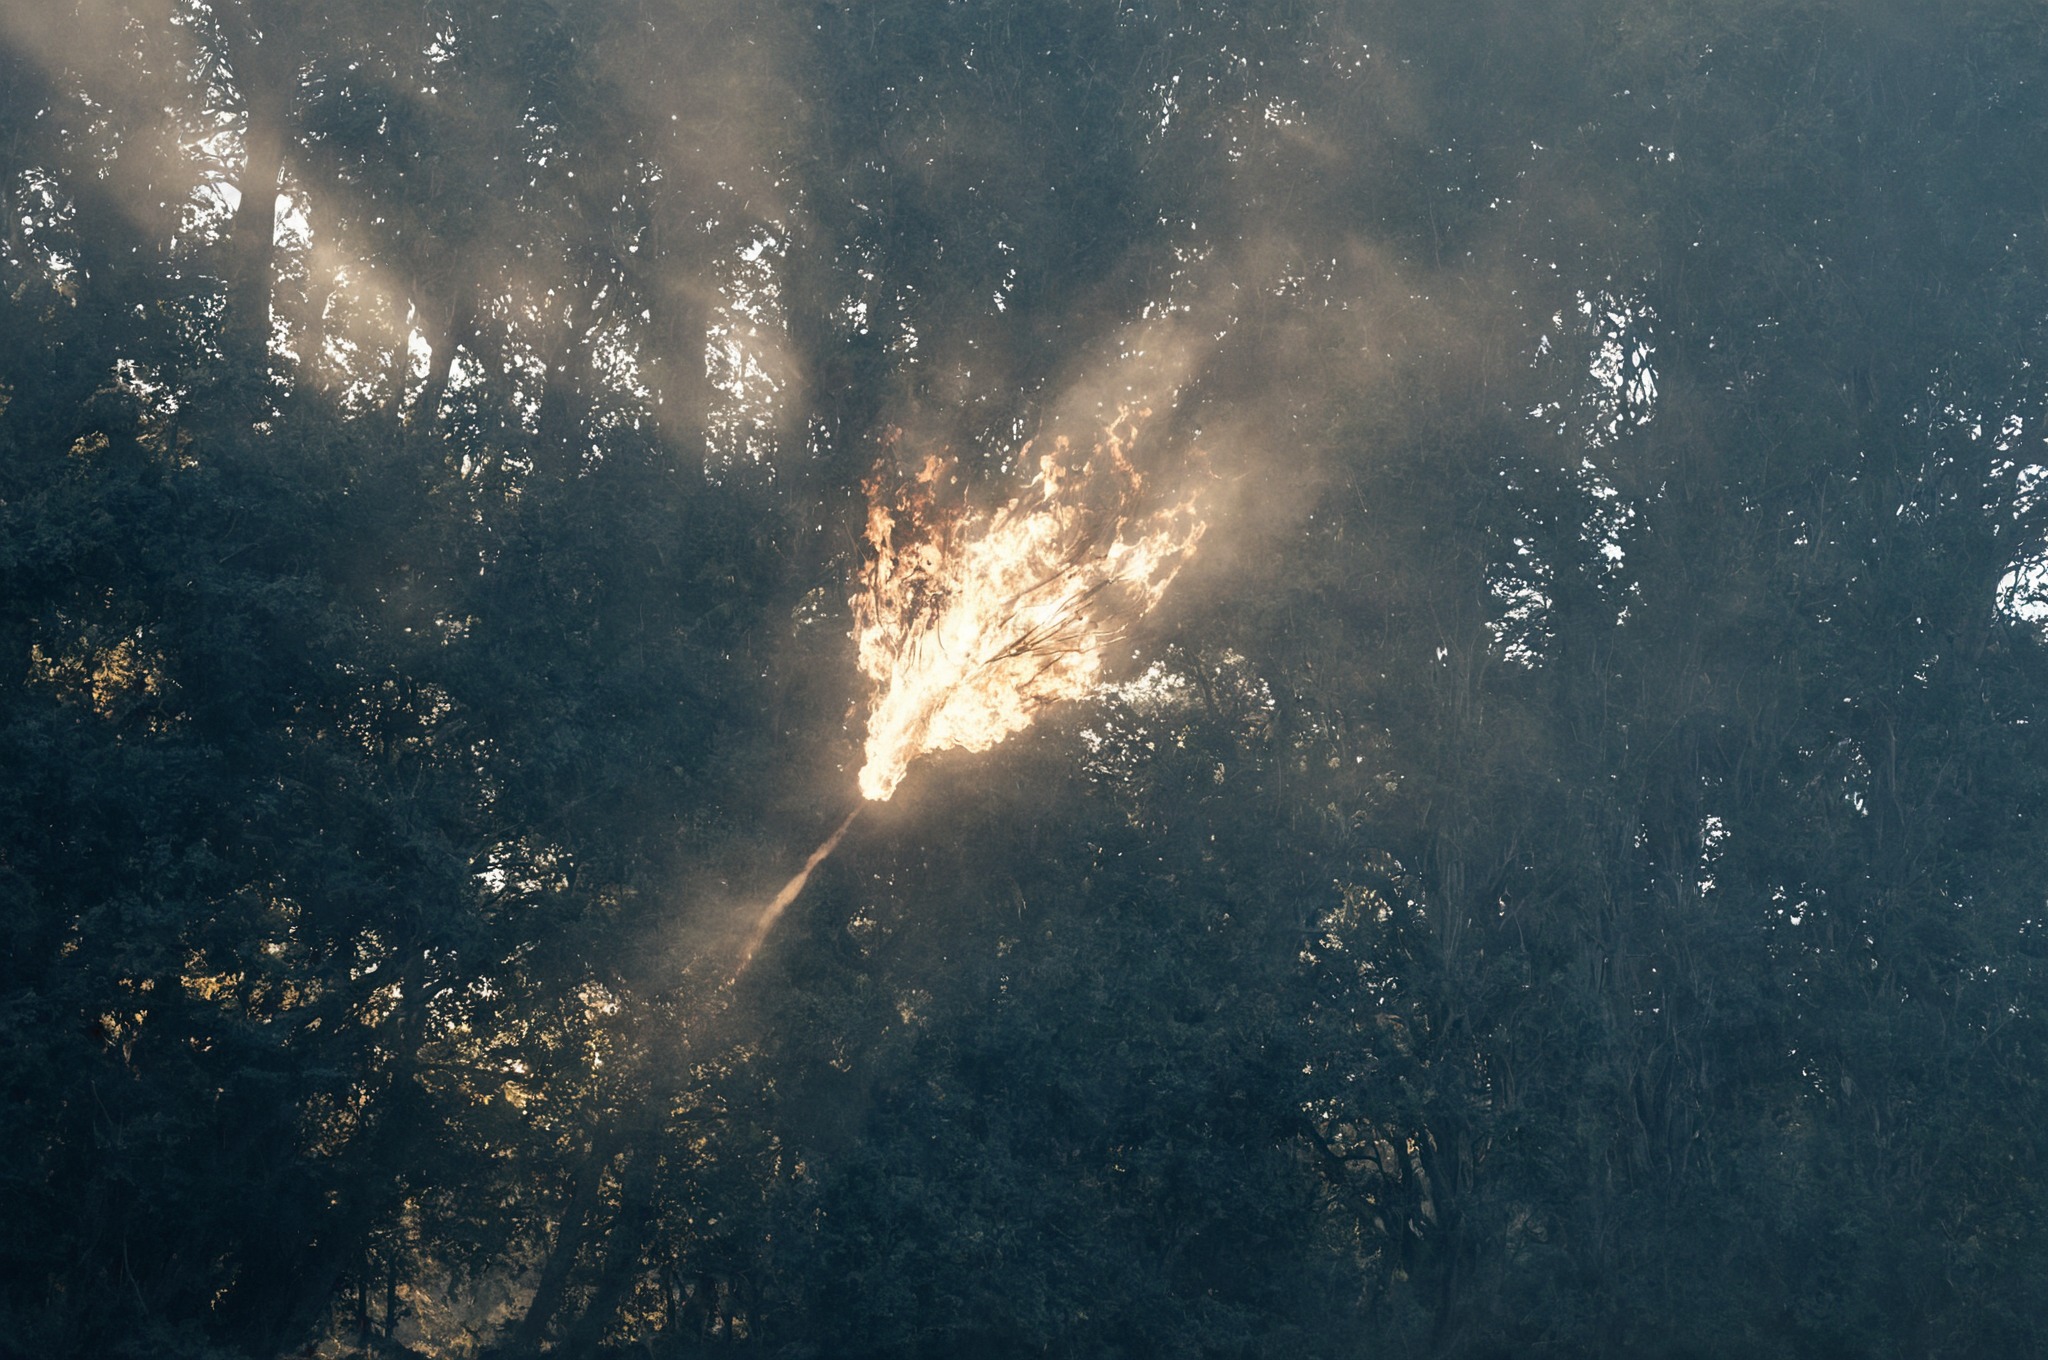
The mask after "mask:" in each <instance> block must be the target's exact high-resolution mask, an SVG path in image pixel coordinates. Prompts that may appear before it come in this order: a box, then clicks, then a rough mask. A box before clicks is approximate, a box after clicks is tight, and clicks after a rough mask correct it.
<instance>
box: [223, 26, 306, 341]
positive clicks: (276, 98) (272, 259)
mask: <svg viewBox="0 0 2048 1360" xmlns="http://www.w3.org/2000/svg"><path fill="white" fill-rule="evenodd" d="M221 22H222V27H223V29H224V31H225V36H226V45H227V53H228V61H229V64H230V66H231V68H232V72H233V75H234V80H235V85H236V88H237V89H239V90H240V91H241V95H242V107H243V114H244V118H245V120H246V121H245V125H244V129H243V133H242V146H243V151H244V155H245V158H246V159H245V161H244V164H243V168H242V177H241V182H240V185H239V187H240V189H241V194H242V197H241V202H240V203H239V204H237V205H236V207H235V213H234V217H233V218H232V219H231V221H230V222H229V224H228V240H227V259H228V277H227V299H226V300H227V320H226V331H227V337H228V343H229V345H230V346H231V347H232V348H234V349H236V350H239V351H240V352H241V355H240V357H242V358H244V359H247V360H249V361H251V362H253V363H255V364H256V365H257V366H258V367H259V368H260V367H263V366H264V363H265V357H266V355H267V353H268V351H269V346H270V285H271V275H272V273H273V269H274V265H275V263H276V255H277V191H278V188H279V185H280V183H281V182H282V180H283V176H284V162H285V143H286V131H287V124H288V122H289V119H290V117H291V105H292V93H293V87H294V84H295V75H296V72H295V68H294V63H293V61H292V57H291V53H290V51H289V48H288V45H287V43H286V41H285V36H284V33H283V31H282V29H283V20H282V16H281V15H280V14H278V13H276V12H274V10H273V7H272V6H271V5H269V4H267V3H260V0H247V3H245V4H242V5H239V6H235V7H233V8H231V9H228V10H226V11H225V12H224V13H223V14H222V16H221Z"/></svg>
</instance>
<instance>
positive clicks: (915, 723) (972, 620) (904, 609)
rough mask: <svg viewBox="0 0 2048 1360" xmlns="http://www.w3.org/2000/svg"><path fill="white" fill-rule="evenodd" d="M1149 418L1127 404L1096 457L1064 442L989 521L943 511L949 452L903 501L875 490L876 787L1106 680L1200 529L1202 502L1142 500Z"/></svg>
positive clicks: (931, 462) (864, 648) (863, 661)
mask: <svg viewBox="0 0 2048 1360" xmlns="http://www.w3.org/2000/svg"><path fill="white" fill-rule="evenodd" d="M1150 414H1151V413H1150V412H1149V411H1142V410H1141V411H1138V412H1136V413H1135V414H1134V413H1132V412H1130V411H1120V412H1119V413H1118V415H1117V418H1116V420H1115V421H1114V422H1113V423H1112V424H1111V425H1110V427H1109V428H1108V429H1106V430H1104V431H1103V432H1102V434H1101V436H1100V437H1099V438H1098V439H1097V440H1096V441H1095V444H1094V447H1093V448H1092V449H1091V450H1088V451H1087V452H1085V453H1084V452H1082V451H1079V450H1077V449H1075V448H1074V446H1073V445H1072V444H1071V443H1070V442H1069V441H1068V440H1067V439H1066V438H1064V437H1061V438H1059V439H1057V440H1055V441H1054V442H1053V446H1052V449H1051V451H1050V452H1048V453H1045V454H1044V455H1042V456H1041V457H1040V458H1039V460H1038V474H1037V476H1036V477H1034V478H1033V479H1032V481H1031V485H1030V488H1029V489H1028V490H1027V491H1026V492H1025V493H1024V494H1023V495H1021V496H1019V497H1017V499H1015V500H1013V501H1011V502H1010V503H1009V504H1008V505H1006V506H1004V507H1003V508H1002V509H1000V510H997V511H995V512H994V513H992V514H991V513H987V512H977V511H963V510H954V511H951V512H944V511H941V509H940V508H939V504H938V502H939V498H940V496H941V494H942V491H943V484H944V483H946V482H947V481H948V476H947V474H948V472H949V470H950V467H951V465H950V464H949V463H948V462H947V461H946V460H945V459H943V458H938V457H933V458H930V459H928V460H926V462H925V465H924V468H923V470H922V471H920V472H919V473H918V475H917V476H916V478H915V479H914V480H913V481H912V482H911V483H910V484H909V485H908V486H905V487H902V488H899V489H897V490H895V491H894V492H893V494H892V493H891V492H890V491H889V490H888V489H887V488H885V486H884V484H883V480H882V478H881V477H880V476H879V475H878V476H876V477H875V478H874V479H872V480H870V481H869V482H868V483H867V485H866V489H867V493H868V505H869V508H868V527H867V541H868V547H869V548H870V549H871V550H872V552H873V554H874V555H873V556H872V557H871V558H870V559H869V561H868V562H867V564H866V566H865V567H864V568H863V569H862V572H861V578H860V586H861V589H860V592H859V593H858V594H856V595H855V596H854V597H853V617H854V634H855V636H856V637H857V638H858V639H859V642H860V668H861V670H862V671H863V672H865V673H866V674H867V676H868V678H869V679H871V680H873V681H874V683H875V699H874V703H873V706H872V708H871V709H870V710H869V714H868V740H867V763H866V764H865V765H864V766H863V767H862V769H861V772H860V791H861V793H862V794H863V795H864V796H866V797H868V798H871V799H876V800H881V799H886V798H887V797H889V795H890V794H892V793H894V792H895V791H896V786H897V785H898V784H899V783H901V782H902V780H903V775H904V772H905V771H906V770H907V769H909V767H910V762H911V761H912V760H915V759H916V758H917V757H918V756H920V755H923V754H924V753H925V752H927V751H940V750H947V749H950V748H953V747H960V748H962V749H964V750H969V751H985V750H987V749H988V748H990V747H991V746H994V745H995V744H996V743H997V742H999V741H1001V740H1002V739H1003V738H1005V737H1007V736H1009V735H1010V734H1011V733H1013V732H1020V731H1022V730H1023V729H1024V728H1025V727H1027V726H1029V725H1030V723H1031V720H1032V719H1033V718H1035V717H1037V716H1038V714H1039V713H1040V712H1041V711H1042V710H1044V709H1045V708H1046V707H1047V706H1048V705H1051V704H1054V703H1057V702H1059V701H1060V700H1062V699H1077V698H1081V697H1083V696H1085V695H1087V694H1089V693H1090V692H1092V691H1093V690H1094V689H1095V687H1096V685H1097V684H1098V683H1099V682H1100V677H1101V672H1102V654H1103V650H1104V649H1105V648H1106V647H1108V646H1110V645H1111V644H1113V643H1114V642H1116V641H1117V639H1118V638H1120V637H1121V636H1122V635H1123V634H1122V625H1123V624H1124V623H1126V622H1128V621H1129V620H1131V619H1134V618H1137V617H1139V616H1140V615H1142V614H1144V613H1146V612H1147V611H1149V610H1150V609H1151V608H1152V607H1153V606H1154V605H1156V604H1158V603H1159V600H1160V598H1161V597H1162V596H1163V595H1165V593H1166V588H1167V587H1168V586H1169V585H1171V584H1172V583H1173V578H1174V577H1175V576H1176V575H1177V574H1178V573H1179V571H1180V569H1181V567H1182V565H1183V564H1184V563H1185V562H1186V561H1187V559H1188V556H1189V554H1190V553H1192V552H1193V551H1194V548H1195V545H1196V543H1198V542H1199V541H1200V540H1201V537H1202V530H1203V527H1204V526H1203V522H1202V521H1201V520H1200V519H1199V518H1197V517H1196V515H1195V507H1194V498H1193V497H1192V496H1190V497H1189V498H1187V499H1185V500H1183V501H1181V502H1180V503H1179V504H1177V505H1172V506H1167V507H1165V508H1160V509H1153V510H1150V511H1147V512H1144V513H1140V512H1139V511H1138V509H1137V506H1138V502H1139V498H1140V493H1141V492H1142V491H1143V489H1144V479H1143V477H1141V476H1140V474H1139V473H1138V470H1137V469H1136V468H1135V467H1133V466H1132V464H1131V461H1130V448H1131V444H1132V442H1133V441H1134V440H1135V439H1136V437H1137V433H1138V427H1139V423H1140V422H1141V421H1142V420H1143V419H1144V418H1145V417H1146V416H1148V415H1150ZM1030 452H1031V446H1030V445H1029V444H1027V445H1025V447H1024V449H1023V450H1022V455H1021V456H1023V457H1025V458H1028V457H1029V456H1030Z"/></svg>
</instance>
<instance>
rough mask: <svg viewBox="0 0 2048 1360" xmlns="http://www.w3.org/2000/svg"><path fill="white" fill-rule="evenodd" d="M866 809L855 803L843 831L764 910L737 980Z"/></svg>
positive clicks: (749, 938)
mask: <svg viewBox="0 0 2048 1360" xmlns="http://www.w3.org/2000/svg"><path fill="white" fill-rule="evenodd" d="M864 806H866V805H865V804H862V803H856V804H854V808H853V811H851V812H849V813H847V814H846V820H845V821H843V822H841V823H840V824H839V829H838V830H837V831H835V832H833V833H832V834H831V835H830V836H827V837H826V838H825V843H824V844H823V845H821V846H819V847H818V848H817V849H816V850H813V851H812V852H811V857H810V858H809V859H807V860H805V861H804V867H803V868H801V869H799V870H797V871H796V877H795V878H792V879H790V880H789V882H788V883H786V884H784V885H783V888H782V891H781V892H779V893H777V894H775V900H774V901H773V902H770V903H769V904H768V905H767V906H765V907H763V908H762V909H761V915H760V917H759V919H757V920H756V921H755V922H754V929H753V933H752V934H750V935H748V936H747V946H746V948H745V949H742V950H741V951H740V961H739V966H738V967H736V968H734V969H733V970H732V977H733V981H735V982H736V981H738V980H739V976H740V974H741V973H744V972H746V971H747V965H748V964H750V963H752V962H753V961H754V954H755V953H756V952H757V951H758V950H759V949H760V948H761V943H762V941H764V940H766V939H767V938H768V932H769V931H771V930H773V929H774V928H775V923H776V922H777V921H778V920H780V919H782V913H783V912H784V911H786V910H788V908H789V904H790V903H792V902H794V901H796V898H797V894H798V893H800V892H802V891H803V890H804V884H806V883H808V882H810V881H811V871H812V870H814V869H816V868H817V867H818V866H819V865H820V864H823V863H824V862H825V858H826V856H828V855H830V854H831V853H832V852H833V851H834V850H837V849H838V848H839V842H840V841H842V840H844V839H845V838H846V832H847V828H849V827H851V826H852V825H853V819H854V818H856V817H858V816H860V810H861V808H862V807H864Z"/></svg>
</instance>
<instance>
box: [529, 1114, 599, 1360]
mask: <svg viewBox="0 0 2048 1360" xmlns="http://www.w3.org/2000/svg"><path fill="white" fill-rule="evenodd" d="M618 1144H619V1140H618V1137H617V1135H615V1134H609V1133H600V1134H599V1135H598V1137H597V1139H596V1141H595V1142H594V1143H593V1144H592V1145H591V1149H590V1151H589V1153H588V1154H586V1155H585V1157H584V1159H583V1164H582V1165H581V1166H580V1167H578V1168H577V1170H576V1180H575V1184H574V1185H573V1186H572V1187H571V1189H570V1191H569V1201H568V1203H567V1204H566V1205H564V1206H563V1208H562V1222H561V1225H560V1226H559V1227H557V1228H556V1229H555V1241H554V1245H553V1247H552V1248H551V1249H550V1250H549V1252H548V1260H547V1264H546V1265H545V1266H543V1267H541V1273H540V1284H539V1286H538V1287H537V1288H536V1289H535V1290H534V1291H533V1301H532V1302H531V1303H529V1304H528V1305H527V1307H526V1315H525V1316H524V1317H522V1318H520V1319H519V1325H518V1326H517V1327H515V1328H514V1329H513V1331H512V1337H511V1340H510V1341H509V1342H508V1343H507V1345H506V1348H505V1353H506V1354H509V1355H515V1356H517V1355H538V1354H539V1353H540V1343H541V1342H542V1341H543V1340H545V1339H546V1337H547V1332H548V1324H549V1323H551V1322H553V1321H554V1317H555V1314H556V1313H557V1312H558V1311H560V1309H561V1306H562V1299H563V1298H564V1296H565V1295H566V1294H567V1293H568V1289H569V1276H570V1274H571V1272H573V1271H574V1270H575V1268H576V1258H577V1257H578V1256H580V1255H582V1254H583V1246H584V1244H585V1243H586V1242H587V1241H589V1239H590V1228H591V1223H592V1221H593V1220H594V1218H595V1217H596V1210H597V1201H598V1196H599V1194H600V1192H601V1191H602V1190H603V1188H604V1175H605V1172H606V1171H607V1170H609V1169H610V1168H611V1164H612V1158H613V1156H614V1155H615V1154H616V1152H617V1150H618Z"/></svg>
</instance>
